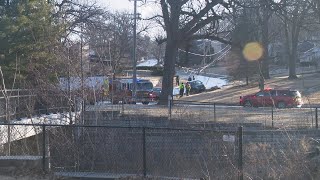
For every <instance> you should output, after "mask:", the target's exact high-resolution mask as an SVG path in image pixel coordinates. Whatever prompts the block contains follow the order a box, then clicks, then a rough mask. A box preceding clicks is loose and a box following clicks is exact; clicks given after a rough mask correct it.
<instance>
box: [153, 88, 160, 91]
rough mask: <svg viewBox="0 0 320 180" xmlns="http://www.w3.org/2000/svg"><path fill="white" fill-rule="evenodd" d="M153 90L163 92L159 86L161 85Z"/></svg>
mask: <svg viewBox="0 0 320 180" xmlns="http://www.w3.org/2000/svg"><path fill="white" fill-rule="evenodd" d="M153 91H155V92H161V88H159V87H156V88H153Z"/></svg>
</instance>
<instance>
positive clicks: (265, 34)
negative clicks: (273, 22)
mask: <svg viewBox="0 0 320 180" xmlns="http://www.w3.org/2000/svg"><path fill="white" fill-rule="evenodd" d="M263 23H264V25H263V27H264V28H263V29H262V44H263V46H264V57H263V59H262V76H263V78H264V79H270V74H269V51H268V46H269V29H268V20H266V22H263Z"/></svg>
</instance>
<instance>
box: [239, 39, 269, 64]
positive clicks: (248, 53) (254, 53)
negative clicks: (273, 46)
mask: <svg viewBox="0 0 320 180" xmlns="http://www.w3.org/2000/svg"><path fill="white" fill-rule="evenodd" d="M263 52H264V50H263V46H262V45H261V44H260V43H258V42H250V43H248V44H246V45H245V46H244V48H243V51H242V54H243V56H244V58H245V59H246V60H247V61H256V60H259V59H260V58H261V57H262V56H263Z"/></svg>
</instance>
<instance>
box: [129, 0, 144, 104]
mask: <svg viewBox="0 0 320 180" xmlns="http://www.w3.org/2000/svg"><path fill="white" fill-rule="evenodd" d="M129 1H134V10H133V16H134V18H133V19H134V23H133V75H132V81H133V84H132V85H133V87H132V98H133V100H134V101H136V92H137V59H136V58H137V1H141V0H129Z"/></svg>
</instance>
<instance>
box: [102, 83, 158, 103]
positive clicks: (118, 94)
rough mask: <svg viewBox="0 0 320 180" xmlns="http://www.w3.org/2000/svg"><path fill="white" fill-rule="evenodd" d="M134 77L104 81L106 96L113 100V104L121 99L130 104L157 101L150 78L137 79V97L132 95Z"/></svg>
mask: <svg viewBox="0 0 320 180" xmlns="http://www.w3.org/2000/svg"><path fill="white" fill-rule="evenodd" d="M132 90H133V79H131V78H130V79H129V78H123V79H115V80H112V79H109V80H106V81H105V83H104V96H105V97H107V98H108V99H110V100H111V102H112V103H113V104H118V103H119V102H120V101H123V103H128V104H135V103H137V102H141V103H142V104H149V102H152V101H156V98H155V96H154V94H153V84H152V82H151V81H149V80H145V79H137V87H136V97H135V98H134V97H133V96H132Z"/></svg>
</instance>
